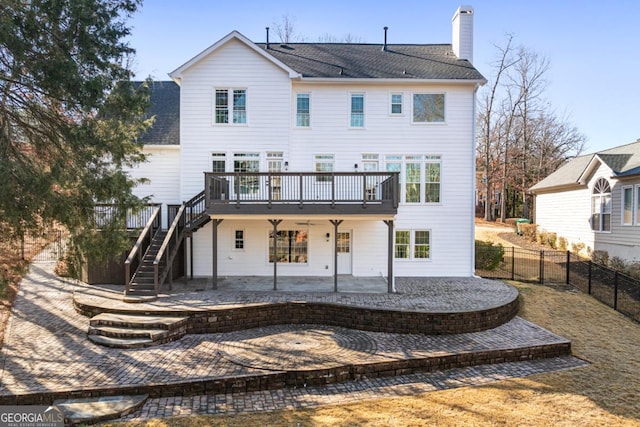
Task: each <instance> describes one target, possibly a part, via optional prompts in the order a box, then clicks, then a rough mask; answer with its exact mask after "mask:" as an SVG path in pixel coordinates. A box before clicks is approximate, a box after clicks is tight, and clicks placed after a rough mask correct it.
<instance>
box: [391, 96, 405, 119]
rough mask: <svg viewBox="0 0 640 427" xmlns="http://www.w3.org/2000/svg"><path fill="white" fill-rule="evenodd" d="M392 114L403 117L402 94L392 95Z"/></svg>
mask: <svg viewBox="0 0 640 427" xmlns="http://www.w3.org/2000/svg"><path fill="white" fill-rule="evenodd" d="M390 113H391V114H392V115H394V116H400V115H402V94H401V93H392V94H391V110H390Z"/></svg>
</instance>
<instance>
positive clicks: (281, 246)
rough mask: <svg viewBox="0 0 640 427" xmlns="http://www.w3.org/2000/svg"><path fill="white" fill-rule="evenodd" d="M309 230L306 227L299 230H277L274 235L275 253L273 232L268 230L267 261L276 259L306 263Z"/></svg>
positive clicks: (293, 262) (292, 262) (285, 261)
mask: <svg viewBox="0 0 640 427" xmlns="http://www.w3.org/2000/svg"><path fill="white" fill-rule="evenodd" d="M308 241H309V232H308V230H306V229H300V230H278V233H277V235H276V236H275V249H276V251H275V253H276V256H275V257H274V252H273V243H274V234H273V230H271V231H270V232H269V262H270V263H272V262H273V261H274V259H277V261H278V263H287V264H307V263H308V260H309V256H308V253H307V246H308Z"/></svg>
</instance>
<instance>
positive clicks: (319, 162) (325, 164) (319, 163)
mask: <svg viewBox="0 0 640 427" xmlns="http://www.w3.org/2000/svg"><path fill="white" fill-rule="evenodd" d="M333 161H334V158H333V154H317V155H316V156H315V157H314V164H315V170H316V172H333ZM316 182H331V177H330V176H316Z"/></svg>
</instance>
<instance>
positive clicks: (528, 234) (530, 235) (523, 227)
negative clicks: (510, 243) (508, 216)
mask: <svg viewBox="0 0 640 427" xmlns="http://www.w3.org/2000/svg"><path fill="white" fill-rule="evenodd" d="M537 230H538V226H537V225H536V224H520V231H521V232H522V236H523V237H524V238H525V239H527V240H529V241H530V242H535V241H536V237H537V236H536V234H537Z"/></svg>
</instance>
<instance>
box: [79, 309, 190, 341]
mask: <svg viewBox="0 0 640 427" xmlns="http://www.w3.org/2000/svg"><path fill="white" fill-rule="evenodd" d="M186 332H187V318H186V317H162V316H144V315H126V314H113V313H102V314H98V315H97V316H94V317H93V318H91V320H90V321H89V330H88V331H87V334H88V337H89V340H90V341H92V342H94V343H95V344H99V345H103V346H106V347H115V348H138V347H148V346H152V345H159V344H166V343H168V342H171V341H175V340H177V339H180V338H182V337H183V336H184V335H185V334H186Z"/></svg>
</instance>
